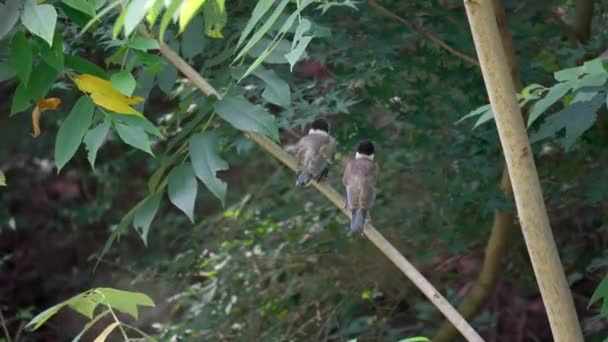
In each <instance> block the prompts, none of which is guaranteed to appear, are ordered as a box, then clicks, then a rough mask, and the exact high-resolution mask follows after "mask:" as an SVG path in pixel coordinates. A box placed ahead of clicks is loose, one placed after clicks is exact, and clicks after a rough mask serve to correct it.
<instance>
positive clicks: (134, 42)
mask: <svg viewBox="0 0 608 342" xmlns="http://www.w3.org/2000/svg"><path fill="white" fill-rule="evenodd" d="M127 46H128V47H130V48H132V49H136V50H141V51H148V50H158V49H160V45H158V42H157V41H156V40H154V39H148V38H143V37H134V38H133V39H131V40H129V42H128V43H127Z"/></svg>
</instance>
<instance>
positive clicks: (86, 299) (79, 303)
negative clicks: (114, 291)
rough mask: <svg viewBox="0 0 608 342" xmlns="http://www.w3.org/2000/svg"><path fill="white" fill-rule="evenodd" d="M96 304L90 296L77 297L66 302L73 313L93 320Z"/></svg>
mask: <svg viewBox="0 0 608 342" xmlns="http://www.w3.org/2000/svg"><path fill="white" fill-rule="evenodd" d="M97 304H98V303H97V302H96V301H93V300H91V298H90V296H86V295H78V296H75V297H73V298H72V299H70V300H68V306H69V307H70V308H71V309H73V310H74V311H76V312H78V313H80V314H82V315H83V316H86V317H88V318H89V319H92V318H93V312H94V311H95V308H96V307H97Z"/></svg>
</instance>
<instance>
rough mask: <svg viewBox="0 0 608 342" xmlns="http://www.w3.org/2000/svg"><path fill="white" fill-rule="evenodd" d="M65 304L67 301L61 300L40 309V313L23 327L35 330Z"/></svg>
mask: <svg viewBox="0 0 608 342" xmlns="http://www.w3.org/2000/svg"><path fill="white" fill-rule="evenodd" d="M66 305H68V303H67V301H65V302H61V303H59V304H57V305H54V306H52V307H50V308H48V309H46V310H44V311H42V312H41V313H39V314H38V315H36V317H34V318H32V320H31V321H30V322H29V323H28V324H27V325H26V326H25V328H26V329H29V330H36V329H38V328H40V326H41V325H43V324H44V323H45V322H46V321H48V320H49V318H51V317H53V316H55V314H56V313H57V312H59V310H61V309H62V308H63V307H64V306H66Z"/></svg>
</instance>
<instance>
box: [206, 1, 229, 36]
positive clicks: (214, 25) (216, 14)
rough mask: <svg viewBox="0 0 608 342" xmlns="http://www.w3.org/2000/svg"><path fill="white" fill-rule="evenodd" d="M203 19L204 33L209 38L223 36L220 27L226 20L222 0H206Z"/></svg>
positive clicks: (224, 6) (224, 24)
mask: <svg viewBox="0 0 608 342" xmlns="http://www.w3.org/2000/svg"><path fill="white" fill-rule="evenodd" d="M203 17H204V19H205V34H207V36H209V37H211V38H216V39H221V38H224V35H223V34H222V28H224V26H226V23H227V22H228V15H227V14H226V5H225V4H224V0H208V1H207V3H206V4H205V8H203Z"/></svg>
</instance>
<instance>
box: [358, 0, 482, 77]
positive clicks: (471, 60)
mask: <svg viewBox="0 0 608 342" xmlns="http://www.w3.org/2000/svg"><path fill="white" fill-rule="evenodd" d="M367 3H368V4H369V5H370V6H372V7H374V8H376V9H377V10H378V11H379V12H380V13H382V14H384V15H386V16H387V17H389V18H393V19H395V20H397V21H398V22H400V23H402V24H403V25H405V26H406V27H407V28H408V29H410V30H411V31H414V32H416V33H418V34H419V35H421V36H423V37H424V38H426V39H428V40H430V41H432V42H433V43H435V44H437V45H438V46H439V47H441V48H443V49H445V50H446V51H447V52H449V53H451V54H452V55H454V56H456V57H458V58H460V59H462V60H463V61H465V62H467V63H469V64H471V65H475V66H479V62H478V61H477V60H476V59H475V58H473V57H471V56H468V55H466V54H464V53H462V52H460V51H458V50H456V49H454V48H453V47H451V46H449V45H448V44H447V43H446V42H444V41H443V40H441V39H439V38H437V37H435V36H434V35H433V34H432V33H431V32H429V31H427V30H425V29H423V28H421V27H418V26H414V25H413V24H412V23H410V22H409V21H407V20H406V19H404V18H402V17H400V16H399V15H397V14H395V13H393V12H391V11H390V10H388V9H386V8H385V7H383V6H382V5H380V4H379V3H378V2H377V1H376V0H367Z"/></svg>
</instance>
